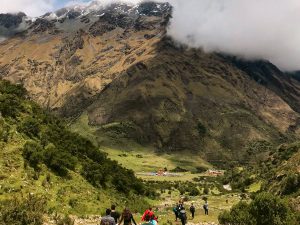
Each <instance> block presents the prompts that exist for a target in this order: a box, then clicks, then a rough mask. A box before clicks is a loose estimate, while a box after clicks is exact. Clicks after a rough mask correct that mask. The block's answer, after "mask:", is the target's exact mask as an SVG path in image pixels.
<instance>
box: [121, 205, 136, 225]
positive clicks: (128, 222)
mask: <svg viewBox="0 0 300 225" xmlns="http://www.w3.org/2000/svg"><path fill="white" fill-rule="evenodd" d="M122 222H124V225H132V223H133V224H134V225H137V224H136V222H135V220H134V218H133V215H132V213H131V212H130V210H129V209H128V208H125V209H124V211H123V213H122V215H121V219H120V221H119V224H121V223H122Z"/></svg>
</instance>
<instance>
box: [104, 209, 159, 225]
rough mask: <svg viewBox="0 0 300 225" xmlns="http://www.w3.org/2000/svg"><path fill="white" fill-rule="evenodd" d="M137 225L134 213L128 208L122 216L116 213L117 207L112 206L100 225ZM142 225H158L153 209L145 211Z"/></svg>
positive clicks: (107, 210)
mask: <svg viewBox="0 0 300 225" xmlns="http://www.w3.org/2000/svg"><path fill="white" fill-rule="evenodd" d="M121 223H123V224H124V225H132V224H134V225H137V223H136V222H135V220H134V218H133V215H132V213H131V212H130V210H129V209H128V208H125V209H124V211H123V212H122V214H120V213H119V212H117V211H116V206H115V205H112V206H111V208H110V209H106V215H105V216H104V217H102V219H101V223H100V225H116V224H121ZM142 225H157V217H156V216H155V215H154V212H153V211H152V208H149V209H147V210H146V211H145V213H144V214H143V216H142Z"/></svg>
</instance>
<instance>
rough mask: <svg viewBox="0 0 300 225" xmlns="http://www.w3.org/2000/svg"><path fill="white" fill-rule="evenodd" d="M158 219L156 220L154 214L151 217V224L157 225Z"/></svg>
mask: <svg viewBox="0 0 300 225" xmlns="http://www.w3.org/2000/svg"><path fill="white" fill-rule="evenodd" d="M155 219H156V218H155V216H154V214H153V215H152V216H151V218H150V223H151V224H152V225H157V221H156V220H155Z"/></svg>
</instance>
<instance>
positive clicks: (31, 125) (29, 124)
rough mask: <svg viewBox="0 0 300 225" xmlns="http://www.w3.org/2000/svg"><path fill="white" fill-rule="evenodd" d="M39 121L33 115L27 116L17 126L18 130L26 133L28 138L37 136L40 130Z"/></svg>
mask: <svg viewBox="0 0 300 225" xmlns="http://www.w3.org/2000/svg"><path fill="white" fill-rule="evenodd" d="M39 124H40V122H39V121H38V120H37V119H36V118H33V117H27V118H26V119H25V120H24V121H23V122H22V123H21V124H20V125H19V126H18V131H19V132H20V133H24V134H26V135H27V136H28V137H30V138H34V137H37V136H38V135H39V132H40V127H39Z"/></svg>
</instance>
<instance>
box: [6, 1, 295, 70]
mask: <svg viewBox="0 0 300 225" xmlns="http://www.w3.org/2000/svg"><path fill="white" fill-rule="evenodd" d="M99 1H104V2H105V3H107V2H112V1H116V0H99ZM123 1H126V2H133V3H136V2H139V1H140V0H123ZM161 1H164V0H161ZM78 2H86V0H75V1H72V0H0V12H18V11H22V12H25V13H26V14H27V15H30V16H38V15H42V14H44V13H45V12H48V11H52V10H54V9H57V8H61V7H63V6H65V5H69V4H72V3H78ZM169 2H171V3H172V4H173V6H174V15H173V19H172V21H171V26H170V28H169V31H168V32H169V34H170V35H171V36H172V37H173V38H174V39H175V40H177V41H178V42H181V43H185V44H188V45H189V46H191V47H201V48H203V49H204V50H206V51H219V52H225V53H229V54H234V55H237V56H240V57H244V58H247V59H266V60H270V61H271V62H273V63H274V64H276V65H277V66H279V67H280V68H281V69H283V70H300V25H299V21H300V0H169Z"/></svg>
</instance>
